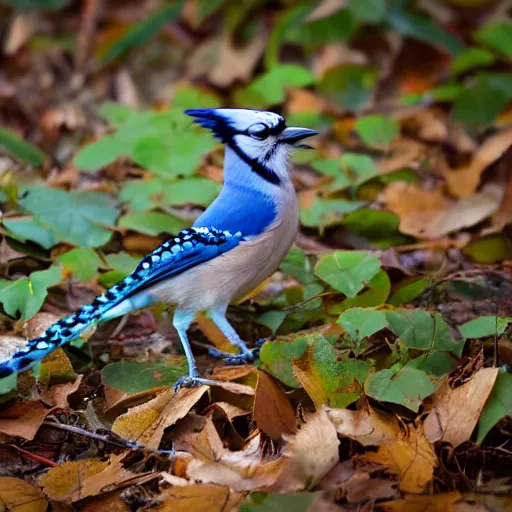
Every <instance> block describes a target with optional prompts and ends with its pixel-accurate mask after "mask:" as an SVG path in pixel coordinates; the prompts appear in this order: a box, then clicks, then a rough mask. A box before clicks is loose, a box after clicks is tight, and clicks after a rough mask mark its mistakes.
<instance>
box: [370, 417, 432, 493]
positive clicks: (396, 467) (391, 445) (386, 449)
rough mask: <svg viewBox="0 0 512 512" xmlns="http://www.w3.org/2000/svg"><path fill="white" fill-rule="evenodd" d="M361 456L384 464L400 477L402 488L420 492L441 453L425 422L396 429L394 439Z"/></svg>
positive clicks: (429, 479)
mask: <svg viewBox="0 0 512 512" xmlns="http://www.w3.org/2000/svg"><path fill="white" fill-rule="evenodd" d="M361 460H362V461H365V462H369V463H375V464H383V465H384V466H385V467H386V469H387V471H389V472H390V473H392V474H395V475H397V477H398V486H399V488H400V490H401V491H403V492H408V493H413V494H419V493H422V492H424V491H425V489H426V487H427V486H428V485H429V484H430V482H431V481H432V478H433V476H434V468H435V466H436V464H437V457H436V454H435V452H434V449H433V447H432V445H431V444H430V443H429V441H428V440H427V438H426V437H425V434H424V432H423V427H422V426H421V425H418V426H414V425H410V426H408V427H406V428H403V429H401V430H399V431H398V432H395V434H394V436H393V440H392V441H391V442H388V443H386V444H383V445H381V446H380V447H379V449H378V451H377V452H366V453H365V454H364V455H362V456H361Z"/></svg>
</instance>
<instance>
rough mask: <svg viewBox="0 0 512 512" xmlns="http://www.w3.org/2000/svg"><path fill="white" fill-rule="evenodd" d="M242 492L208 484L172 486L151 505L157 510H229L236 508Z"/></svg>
mask: <svg viewBox="0 0 512 512" xmlns="http://www.w3.org/2000/svg"><path fill="white" fill-rule="evenodd" d="M243 499H244V496H243V494H240V493H237V492H232V491H230V490H229V489H228V488H227V487H220V486H218V485H210V484H193V485H187V486H173V487H171V488H169V489H166V490H165V491H164V492H163V493H162V494H161V495H160V496H159V497H158V502H159V504H158V505H157V506H156V507H151V510H154V511H158V512H201V511H203V510H208V512H230V511H234V510H238V507H239V506H240V505H241V503H242V501H243Z"/></svg>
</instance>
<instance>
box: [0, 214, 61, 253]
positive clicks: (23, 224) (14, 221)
mask: <svg viewBox="0 0 512 512" xmlns="http://www.w3.org/2000/svg"><path fill="white" fill-rule="evenodd" d="M2 224H3V225H4V226H5V227H6V228H7V229H8V230H9V231H10V232H11V233H13V234H14V235H16V236H17V237H19V238H21V239H22V240H23V241H26V240H30V241H32V242H36V243H37V244H39V245H40V246H41V247H44V248H45V249H50V248H51V247H53V246H54V245H56V244H57V243H58V241H59V240H58V239H57V238H56V236H55V233H54V232H53V231H51V230H50V229H47V228H45V227H44V226H42V225H41V224H39V223H38V222H36V220H35V219H34V217H8V218H3V219H2Z"/></svg>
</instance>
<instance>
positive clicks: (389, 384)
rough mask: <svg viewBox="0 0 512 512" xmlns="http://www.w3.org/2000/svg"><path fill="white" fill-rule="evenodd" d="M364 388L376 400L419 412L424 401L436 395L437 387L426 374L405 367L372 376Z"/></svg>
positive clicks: (379, 372)
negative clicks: (433, 394)
mask: <svg viewBox="0 0 512 512" xmlns="http://www.w3.org/2000/svg"><path fill="white" fill-rule="evenodd" d="M364 388H365V393H366V394H367V395H368V396H370V397H372V398H374V399H375V400H379V401H381V402H391V403H393V404H400V405H403V406H404V407H407V408H408V409H410V410H411V411H413V412H418V410H419V408H420V405H421V403H422V401H423V399H425V398H426V397H427V396H429V395H431V394H432V393H434V391H436V389H437V386H436V385H435V384H434V383H433V382H432V381H431V380H430V378H429V377H428V375H427V374H426V373H425V372H423V371H421V370H417V369H415V368H407V367H404V368H402V369H401V370H399V371H398V372H395V371H393V370H381V371H378V372H375V373H372V374H370V375H369V376H368V378H367V379H366V382H365V386H364Z"/></svg>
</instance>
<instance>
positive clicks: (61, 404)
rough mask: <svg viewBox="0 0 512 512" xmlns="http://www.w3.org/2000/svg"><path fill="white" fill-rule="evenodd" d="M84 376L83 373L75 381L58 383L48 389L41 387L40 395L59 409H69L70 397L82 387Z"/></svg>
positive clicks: (43, 399)
mask: <svg viewBox="0 0 512 512" xmlns="http://www.w3.org/2000/svg"><path fill="white" fill-rule="evenodd" d="M83 377H84V376H83V375H79V376H78V377H77V378H76V380H75V382H68V383H67V384H57V385H55V386H51V387H50V388H48V389H41V390H40V391H39V396H40V397H41V400H42V401H43V402H44V403H45V404H48V405H52V406H54V407H57V408H59V409H67V408H68V407H69V402H68V397H69V395H71V394H73V393H74V392H75V391H76V390H77V389H78V388H79V387H80V383H81V382H82V379H83Z"/></svg>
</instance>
